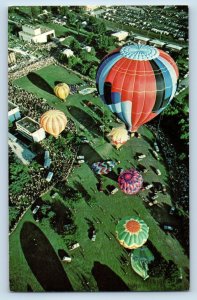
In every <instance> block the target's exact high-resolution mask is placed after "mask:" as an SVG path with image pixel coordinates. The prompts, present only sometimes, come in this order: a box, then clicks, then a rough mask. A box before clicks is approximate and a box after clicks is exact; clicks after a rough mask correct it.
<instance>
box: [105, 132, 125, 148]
mask: <svg viewBox="0 0 197 300" xmlns="http://www.w3.org/2000/svg"><path fill="white" fill-rule="evenodd" d="M108 136H109V137H110V138H111V144H112V145H114V146H116V149H119V148H120V147H121V146H122V145H124V144H125V143H126V142H127V141H128V140H129V136H128V133H127V130H126V129H125V128H123V127H117V128H113V129H112V131H111V132H110V133H109V134H108Z"/></svg>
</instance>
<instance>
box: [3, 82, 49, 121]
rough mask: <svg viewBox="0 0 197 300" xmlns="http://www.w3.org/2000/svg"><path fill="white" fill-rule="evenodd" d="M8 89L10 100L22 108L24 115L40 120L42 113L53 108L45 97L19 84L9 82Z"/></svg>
mask: <svg viewBox="0 0 197 300" xmlns="http://www.w3.org/2000/svg"><path fill="white" fill-rule="evenodd" d="M8 89H9V91H8V93H9V100H10V101H11V102H12V103H14V104H16V105H17V106H18V107H19V108H20V111H21V112H22V114H23V115H24V116H28V117H30V118H32V119H34V120H35V121H37V122H38V121H39V119H40V117H41V115H42V114H43V113H44V112H46V111H47V110H50V109H51V107H50V106H49V105H48V104H47V102H46V100H45V99H41V98H38V97H36V96H35V95H34V94H32V93H29V92H26V91H25V90H23V89H21V88H20V87H18V86H14V85H12V84H11V83H9V84H8Z"/></svg>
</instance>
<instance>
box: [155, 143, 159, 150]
mask: <svg viewBox="0 0 197 300" xmlns="http://www.w3.org/2000/svg"><path fill="white" fill-rule="evenodd" d="M154 147H155V151H156V152H159V147H158V144H157V142H154Z"/></svg>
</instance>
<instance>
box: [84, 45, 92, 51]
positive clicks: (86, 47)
mask: <svg viewBox="0 0 197 300" xmlns="http://www.w3.org/2000/svg"><path fill="white" fill-rule="evenodd" d="M82 49H83V50H86V51H87V52H91V50H92V47H90V46H85V47H83V48H82Z"/></svg>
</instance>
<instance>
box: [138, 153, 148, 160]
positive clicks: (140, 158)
mask: <svg viewBox="0 0 197 300" xmlns="http://www.w3.org/2000/svg"><path fill="white" fill-rule="evenodd" d="M145 157H146V155H145V154H141V155H138V157H137V158H138V161H140V160H142V159H143V158H145Z"/></svg>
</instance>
